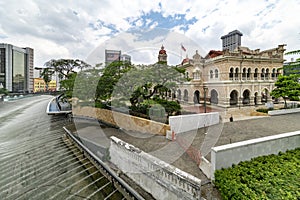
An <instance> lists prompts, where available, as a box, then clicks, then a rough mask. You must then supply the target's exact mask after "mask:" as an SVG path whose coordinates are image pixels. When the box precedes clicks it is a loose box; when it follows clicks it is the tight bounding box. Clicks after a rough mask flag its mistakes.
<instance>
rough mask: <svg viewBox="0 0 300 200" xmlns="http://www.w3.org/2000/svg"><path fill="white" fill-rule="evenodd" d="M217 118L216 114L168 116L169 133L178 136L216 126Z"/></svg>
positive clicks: (217, 114)
mask: <svg viewBox="0 0 300 200" xmlns="http://www.w3.org/2000/svg"><path fill="white" fill-rule="evenodd" d="M219 116H220V115H219V113H218V112H211V113H201V114H192V115H179V116H170V117H169V124H170V128H171V132H175V133H176V134H178V133H183V132H187V131H190V130H196V129H198V128H202V127H207V126H211V125H214V124H218V123H219Z"/></svg>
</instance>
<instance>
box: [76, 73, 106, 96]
mask: <svg viewBox="0 0 300 200" xmlns="http://www.w3.org/2000/svg"><path fill="white" fill-rule="evenodd" d="M100 74H101V70H100V69H97V68H96V67H94V68H92V69H88V70H83V71H80V72H78V73H77V77H76V80H75V83H74V88H73V96H74V97H77V98H78V99H81V100H85V101H86V100H95V99H96V94H95V93H96V88H97V84H98V81H99V78H100Z"/></svg>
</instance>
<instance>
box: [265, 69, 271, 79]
mask: <svg viewBox="0 0 300 200" xmlns="http://www.w3.org/2000/svg"><path fill="white" fill-rule="evenodd" d="M269 76H270V71H269V69H268V68H267V69H266V80H268V79H269Z"/></svg>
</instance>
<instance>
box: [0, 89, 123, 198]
mask: <svg viewBox="0 0 300 200" xmlns="http://www.w3.org/2000/svg"><path fill="white" fill-rule="evenodd" d="M51 98H52V96H49V95H41V96H34V97H28V98H23V99H19V100H14V101H6V102H0V199H13V200H16V199H105V198H107V199H122V198H123V197H122V195H121V194H120V193H119V192H118V191H117V190H116V189H115V188H114V187H113V186H112V185H111V183H110V182H109V181H108V180H107V179H106V178H105V177H104V176H103V175H102V174H100V173H99V171H98V170H96V168H95V167H94V166H93V165H91V163H90V162H88V160H87V159H86V158H84V157H82V154H81V152H79V151H78V150H77V148H76V147H74V146H70V147H68V146H67V145H66V144H65V142H64V140H63V134H64V130H63V129H62V127H63V126H65V125H67V124H68V123H70V122H68V120H66V118H65V117H64V116H49V115H47V114H46V113H45V110H46V106H47V103H48V102H49V101H50V99H51ZM78 158H81V160H79V159H78ZM91 172H92V173H91Z"/></svg>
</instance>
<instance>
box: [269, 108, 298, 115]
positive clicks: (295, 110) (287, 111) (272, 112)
mask: <svg viewBox="0 0 300 200" xmlns="http://www.w3.org/2000/svg"><path fill="white" fill-rule="evenodd" d="M298 112H300V108H293V109H282V110H270V111H268V115H271V116H274V115H285V114H290V113H298Z"/></svg>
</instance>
